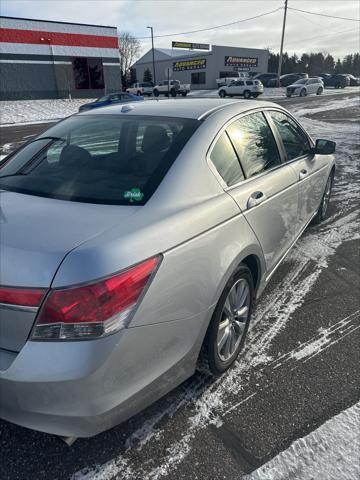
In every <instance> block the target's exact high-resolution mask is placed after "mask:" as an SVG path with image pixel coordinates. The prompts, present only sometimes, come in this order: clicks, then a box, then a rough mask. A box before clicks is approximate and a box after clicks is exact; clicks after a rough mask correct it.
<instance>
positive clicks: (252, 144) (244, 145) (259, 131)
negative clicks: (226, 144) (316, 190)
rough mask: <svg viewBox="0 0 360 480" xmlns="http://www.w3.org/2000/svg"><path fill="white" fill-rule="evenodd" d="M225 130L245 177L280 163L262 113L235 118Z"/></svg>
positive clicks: (271, 135) (270, 132) (276, 149)
mask: <svg viewBox="0 0 360 480" xmlns="http://www.w3.org/2000/svg"><path fill="white" fill-rule="evenodd" d="M227 131H228V133H229V136H230V138H231V141H232V143H233V145H234V147H235V149H236V152H237V154H238V156H239V158H240V162H241V165H242V167H243V169H244V172H245V176H246V178H250V177H253V176H254V175H257V174H258V173H262V172H264V171H265V170H269V169H271V168H274V167H276V166H277V165H280V163H281V160H280V155H279V151H278V148H277V145H276V142H275V139H274V136H273V134H272V131H271V129H270V127H269V125H268V123H267V121H266V119H265V117H264V115H263V114H262V113H252V114H250V115H246V116H245V117H242V118H240V119H239V120H236V121H235V122H234V123H232V124H231V125H230V127H228V129H227Z"/></svg>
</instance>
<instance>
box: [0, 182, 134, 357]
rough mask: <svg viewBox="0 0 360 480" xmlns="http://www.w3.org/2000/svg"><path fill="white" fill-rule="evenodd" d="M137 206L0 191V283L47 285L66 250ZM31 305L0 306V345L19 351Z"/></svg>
mask: <svg viewBox="0 0 360 480" xmlns="http://www.w3.org/2000/svg"><path fill="white" fill-rule="evenodd" d="M139 208H141V207H133V206H118V205H97V204H88V203H78V202H71V201H62V200H55V199H49V198H44V197H37V196H32V195H24V194H20V193H15V192H9V191H3V190H2V191H0V285H3V286H10V287H42V288H44V287H45V288H48V287H50V285H51V282H52V279H53V277H54V275H55V273H56V271H57V269H58V267H59V265H60V263H61V262H62V260H63V259H64V257H65V256H66V254H67V253H69V252H70V251H71V250H73V249H74V248H76V247H77V246H79V245H80V244H82V243H83V242H85V241H87V240H89V239H90V238H93V237H95V236H96V235H98V234H100V233H102V232H104V231H105V230H107V229H109V228H111V227H112V226H114V225H116V224H118V223H120V222H124V221H126V219H127V218H129V217H130V216H131V215H133V214H134V213H135V212H136V211H137V210H138V209H139ZM35 316H36V310H35V311H34V309H33V311H31V309H30V310H28V311H24V310H23V309H21V308H10V307H9V306H6V305H0V349H6V350H11V351H20V349H21V347H22V346H23V345H24V343H25V342H26V340H27V338H28V336H29V333H30V331H31V328H32V325H33V322H34V319H35Z"/></svg>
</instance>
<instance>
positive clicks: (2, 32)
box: [0, 28, 118, 48]
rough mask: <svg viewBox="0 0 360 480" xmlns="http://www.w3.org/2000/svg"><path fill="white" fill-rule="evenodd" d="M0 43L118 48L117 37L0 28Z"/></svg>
mask: <svg viewBox="0 0 360 480" xmlns="http://www.w3.org/2000/svg"><path fill="white" fill-rule="evenodd" d="M0 42H6V43H31V44H36V45H37V44H40V45H43V44H44V43H45V44H46V43H51V45H66V46H68V47H98V48H118V39H117V37H107V36H101V35H84V34H80V33H60V32H41V31H34V30H17V29H14V28H0Z"/></svg>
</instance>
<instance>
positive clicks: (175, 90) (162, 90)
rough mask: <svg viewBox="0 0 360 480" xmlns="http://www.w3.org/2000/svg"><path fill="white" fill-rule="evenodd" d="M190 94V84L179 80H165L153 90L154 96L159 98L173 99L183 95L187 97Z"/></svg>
mask: <svg viewBox="0 0 360 480" xmlns="http://www.w3.org/2000/svg"><path fill="white" fill-rule="evenodd" d="M189 92H190V84H189V83H180V81H179V80H169V81H168V80H163V81H162V82H160V83H158V84H157V85H155V87H154V88H153V94H154V96H155V97H158V96H159V95H170V96H171V97H176V95H182V96H183V97H186V95H187V94H188V93H189Z"/></svg>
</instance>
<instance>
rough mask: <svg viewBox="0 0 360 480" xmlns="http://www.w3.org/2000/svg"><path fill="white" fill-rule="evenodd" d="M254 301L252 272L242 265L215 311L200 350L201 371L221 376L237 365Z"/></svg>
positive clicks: (229, 283) (199, 365) (227, 286)
mask: <svg viewBox="0 0 360 480" xmlns="http://www.w3.org/2000/svg"><path fill="white" fill-rule="evenodd" d="M253 298H254V284H253V278H252V275H251V272H250V270H249V268H248V267H247V266H246V265H244V264H241V265H240V267H239V268H238V270H237V271H236V272H235V273H234V274H233V276H232V277H231V278H230V280H229V281H228V283H227V285H226V287H225V289H224V291H223V293H222V294H221V297H220V299H219V301H218V304H217V306H216V308H215V311H214V314H213V316H212V319H211V322H210V325H209V327H208V330H207V332H206V335H205V339H204V343H203V345H202V347H201V352H200V356H199V361H198V368H199V370H201V371H204V372H206V373H207V374H210V375H213V376H219V375H221V374H222V373H224V372H225V371H226V370H227V369H228V368H230V367H231V365H232V364H233V363H234V362H235V360H236V358H237V356H238V355H239V353H240V351H241V349H242V348H243V346H244V343H245V337H246V334H247V330H248V328H249V322H250V317H251V311H252V304H253Z"/></svg>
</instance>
